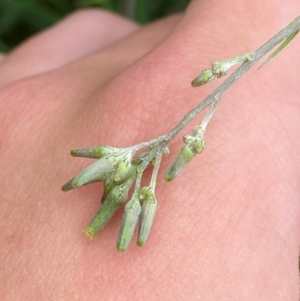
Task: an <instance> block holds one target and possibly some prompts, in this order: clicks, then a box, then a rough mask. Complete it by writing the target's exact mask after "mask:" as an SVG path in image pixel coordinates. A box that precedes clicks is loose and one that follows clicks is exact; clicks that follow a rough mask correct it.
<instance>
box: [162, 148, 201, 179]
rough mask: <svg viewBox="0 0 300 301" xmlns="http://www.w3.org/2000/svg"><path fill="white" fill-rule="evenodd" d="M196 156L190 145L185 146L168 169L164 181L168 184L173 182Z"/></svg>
mask: <svg viewBox="0 0 300 301" xmlns="http://www.w3.org/2000/svg"><path fill="white" fill-rule="evenodd" d="M196 154H197V151H196V150H195V149H194V147H193V146H192V145H185V146H184V147H183V148H182V149H181V151H180V152H179V154H178V156H177V158H176V159H175V161H174V162H173V163H172V165H171V166H170V167H169V168H168V170H167V172H166V174H165V180H166V181H168V182H169V181H172V180H174V179H175V178H176V177H177V176H178V175H179V173H180V172H181V171H182V170H183V168H184V167H185V166H186V165H187V164H188V163H189V162H191V161H192V159H193V158H194V157H195V155H196Z"/></svg>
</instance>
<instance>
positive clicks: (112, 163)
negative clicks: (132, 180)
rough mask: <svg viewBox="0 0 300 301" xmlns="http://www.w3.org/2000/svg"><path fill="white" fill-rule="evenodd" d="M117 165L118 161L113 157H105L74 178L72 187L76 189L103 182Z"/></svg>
mask: <svg viewBox="0 0 300 301" xmlns="http://www.w3.org/2000/svg"><path fill="white" fill-rule="evenodd" d="M117 163H118V160H117V158H116V157H115V156H106V157H103V158H101V159H99V160H98V161H96V162H95V163H93V164H91V165H90V166H88V167H87V168H85V169H84V170H83V171H82V172H81V173H80V174H79V175H78V176H77V177H75V178H74V180H73V181H72V186H73V187H74V188H76V187H81V186H83V185H85V184H88V183H91V182H96V181H103V180H104V179H105V177H106V176H107V174H108V173H110V172H111V171H113V170H114V169H115V167H116V165H117Z"/></svg>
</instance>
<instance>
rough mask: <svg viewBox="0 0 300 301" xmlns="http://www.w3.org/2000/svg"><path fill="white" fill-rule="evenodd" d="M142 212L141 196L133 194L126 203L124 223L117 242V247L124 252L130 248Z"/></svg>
mask: <svg viewBox="0 0 300 301" xmlns="http://www.w3.org/2000/svg"><path fill="white" fill-rule="evenodd" d="M140 214H141V204H140V200H139V197H138V196H133V197H132V199H131V200H130V201H129V202H128V203H127V204H126V206H125V210H124V214H123V217H122V224H121V229H120V232H119V238H118V242H117V249H118V250H119V251H120V252H124V251H125V250H126V249H127V248H128V246H129V244H130V242H131V239H132V236H133V233H134V230H135V227H136V224H137V221H138V218H139V216H140Z"/></svg>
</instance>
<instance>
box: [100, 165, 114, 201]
mask: <svg viewBox="0 0 300 301" xmlns="http://www.w3.org/2000/svg"><path fill="white" fill-rule="evenodd" d="M114 173H115V171H113V172H111V173H110V174H108V175H107V176H106V178H105V179H104V185H103V195H102V199H101V203H102V204H103V203H104V201H105V199H106V197H107V196H108V194H109V192H110V191H111V189H112V188H113V187H114V186H116V183H115V180H114Z"/></svg>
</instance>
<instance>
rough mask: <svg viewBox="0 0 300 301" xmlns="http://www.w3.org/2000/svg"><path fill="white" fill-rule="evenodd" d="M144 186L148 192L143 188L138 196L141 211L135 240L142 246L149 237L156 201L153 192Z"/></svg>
mask: <svg viewBox="0 0 300 301" xmlns="http://www.w3.org/2000/svg"><path fill="white" fill-rule="evenodd" d="M144 188H147V190H148V192H147V193H146V189H145V190H144V191H143V192H142V195H140V198H141V200H142V212H141V217H140V225H139V234H138V240H137V244H138V245H139V246H143V245H144V244H145V243H146V241H147V239H148V237H149V234H150V231H151V227H152V224H153V220H154V217H155V213H156V209H157V201H156V199H155V196H154V192H153V191H152V190H151V189H149V188H148V187H144Z"/></svg>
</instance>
